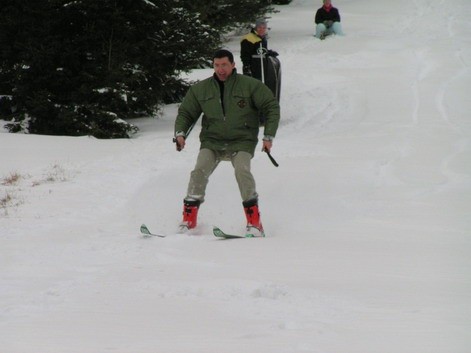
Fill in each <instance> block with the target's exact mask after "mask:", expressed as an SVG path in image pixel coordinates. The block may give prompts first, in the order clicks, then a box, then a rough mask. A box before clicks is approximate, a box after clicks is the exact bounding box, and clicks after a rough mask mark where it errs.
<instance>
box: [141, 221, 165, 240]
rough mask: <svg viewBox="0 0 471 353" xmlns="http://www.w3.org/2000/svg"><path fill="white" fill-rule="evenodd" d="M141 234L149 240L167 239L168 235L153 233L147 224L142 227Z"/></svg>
mask: <svg viewBox="0 0 471 353" xmlns="http://www.w3.org/2000/svg"><path fill="white" fill-rule="evenodd" d="M141 234H142V236H143V237H145V238H148V237H159V238H165V237H166V235H164V234H155V233H151V231H150V230H149V228H147V226H146V225H145V224H142V225H141Z"/></svg>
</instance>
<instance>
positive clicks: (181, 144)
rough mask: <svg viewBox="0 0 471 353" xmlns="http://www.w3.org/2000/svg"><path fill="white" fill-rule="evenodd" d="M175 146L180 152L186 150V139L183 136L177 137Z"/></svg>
mask: <svg viewBox="0 0 471 353" xmlns="http://www.w3.org/2000/svg"><path fill="white" fill-rule="evenodd" d="M175 144H176V147H177V151H178V152H180V151H181V150H182V149H184V148H185V138H184V137H183V136H177V137H176V138H175Z"/></svg>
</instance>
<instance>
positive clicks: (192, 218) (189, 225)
mask: <svg viewBox="0 0 471 353" xmlns="http://www.w3.org/2000/svg"><path fill="white" fill-rule="evenodd" d="M200 203H201V202H200V201H199V200H183V221H182V222H181V223H180V230H185V229H193V228H195V227H196V224H197V218H198V208H199V207H200Z"/></svg>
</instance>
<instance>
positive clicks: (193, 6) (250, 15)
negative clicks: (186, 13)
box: [176, 0, 275, 32]
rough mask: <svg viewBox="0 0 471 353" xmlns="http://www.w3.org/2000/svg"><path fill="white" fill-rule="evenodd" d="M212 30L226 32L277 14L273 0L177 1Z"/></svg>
mask: <svg viewBox="0 0 471 353" xmlns="http://www.w3.org/2000/svg"><path fill="white" fill-rule="evenodd" d="M176 1H177V2H179V3H181V4H182V5H183V6H184V7H185V8H187V9H189V10H190V11H192V12H195V13H199V14H200V15H201V20H202V21H203V22H205V23H206V24H208V25H210V26H211V27H212V28H216V29H218V30H219V31H222V32H226V31H228V30H231V29H233V28H234V27H237V26H241V25H244V24H248V23H253V22H255V20H256V19H257V18H259V17H264V16H265V15H266V14H267V13H270V12H275V10H274V9H273V7H272V6H271V3H272V0H198V1H194V0H176Z"/></svg>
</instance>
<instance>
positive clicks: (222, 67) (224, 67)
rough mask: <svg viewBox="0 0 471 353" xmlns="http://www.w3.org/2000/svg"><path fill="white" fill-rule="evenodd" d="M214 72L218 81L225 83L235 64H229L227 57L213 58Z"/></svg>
mask: <svg viewBox="0 0 471 353" xmlns="http://www.w3.org/2000/svg"><path fill="white" fill-rule="evenodd" d="M213 66H214V72H215V73H216V76H217V77H218V79H219V80H220V81H226V80H227V78H228V77H229V76H231V74H232V70H233V69H234V67H235V63H231V62H230V61H229V58H228V57H224V58H214V62H213Z"/></svg>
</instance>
